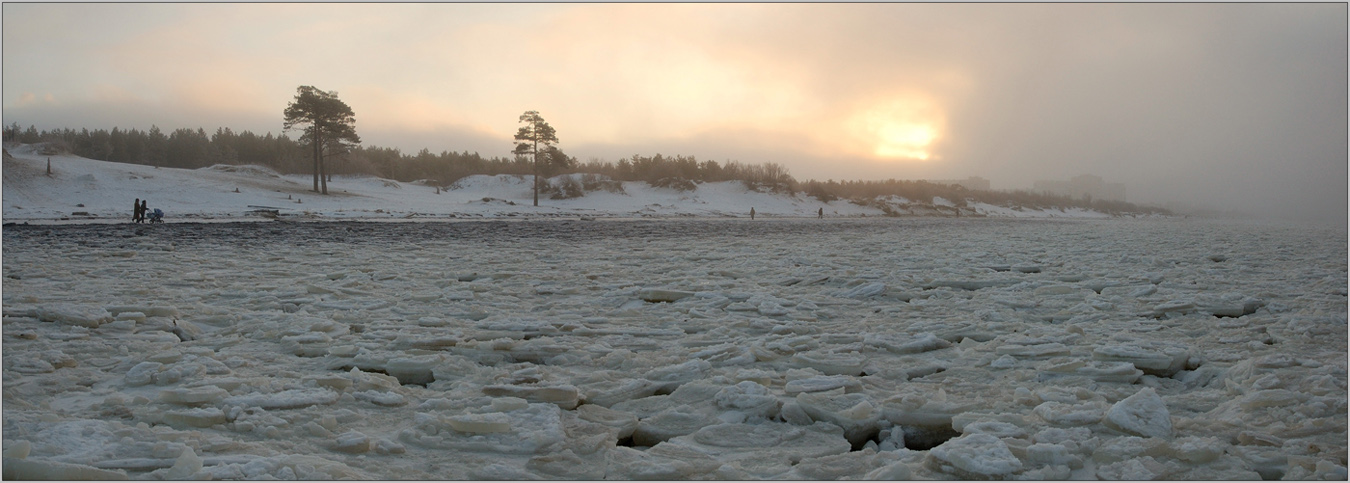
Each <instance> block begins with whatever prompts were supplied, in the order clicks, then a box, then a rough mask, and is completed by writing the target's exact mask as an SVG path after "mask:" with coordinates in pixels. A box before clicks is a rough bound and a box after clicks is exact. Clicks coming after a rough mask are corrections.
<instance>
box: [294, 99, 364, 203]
mask: <svg viewBox="0 0 1350 483" xmlns="http://www.w3.org/2000/svg"><path fill="white" fill-rule="evenodd" d="M337 96H338V94H337V92H334V91H328V92H324V91H321V90H319V89H316V88H314V86H300V87H298V88H296V94H295V100H294V101H291V103H290V104H289V105H287V106H286V110H285V111H284V114H285V121H284V123H283V126H284V128H285V129H286V130H290V129H293V128H295V127H296V126H305V128H304V137H305V138H307V140H308V141H309V145H310V148H311V149H313V150H314V191H316V192H319V193H323V194H328V178H327V176H326V174H327V173H326V169H325V167H324V164H323V155H324V152H325V151H331V150H333V149H334V148H328V147H327V144H326V143H331V144H335V145H337V146H344V145H345V144H346V143H350V144H353V145H354V144H360V143H361V137H360V136H357V135H356V114H355V113H353V112H352V108H351V107H350V106H348V105H347V104H346V103H344V102H342V101H341V100H339V99H338V97H337Z"/></svg>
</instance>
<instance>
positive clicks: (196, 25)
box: [2, 4, 1347, 224]
mask: <svg viewBox="0 0 1350 483" xmlns="http://www.w3.org/2000/svg"><path fill="white" fill-rule="evenodd" d="M1346 13H1347V6H1346V5H1345V4H1011V5H1009V4H5V5H4V6H3V11H2V14H3V27H4V43H3V49H4V50H3V67H4V69H3V70H4V73H3V104H2V105H3V117H4V119H3V121H4V124H5V125H9V124H10V123H13V122H18V123H19V124H20V125H22V126H23V127H25V128H26V127H28V126H29V125H34V126H37V127H38V128H39V129H52V128H65V127H70V128H75V129H80V128H89V129H98V128H104V129H110V128H112V127H114V126H116V127H120V128H124V129H125V128H137V129H148V128H149V127H150V126H151V125H158V126H159V127H160V128H161V129H166V130H167V129H174V128H180V127H190V128H197V127H202V128H205V129H207V130H210V131H214V129H215V128H216V127H229V128H231V129H234V130H236V131H244V130H248V131H253V132H254V133H257V134H263V133H266V132H272V133H274V134H279V133H281V132H282V129H281V118H282V116H281V111H282V110H283V109H284V108H285V106H286V104H287V103H288V102H289V101H290V99H291V98H293V97H294V95H295V88H296V87H297V86H299V85H314V86H316V87H318V88H320V89H324V90H332V91H337V92H338V93H339V96H340V97H341V99H342V100H343V101H344V102H346V103H347V104H349V105H350V106H352V108H353V110H354V111H355V112H356V121H357V124H356V127H357V132H358V133H359V134H360V135H361V137H362V139H363V141H364V143H363V144H365V145H367V146H370V145H375V146H385V147H395V148H399V149H401V150H402V151H404V152H405V153H415V152H417V151H418V150H420V149H422V148H427V149H430V150H431V151H433V152H441V151H470V152H474V151H476V152H479V153H481V154H483V155H484V156H503V157H505V156H509V155H510V150H511V148H512V142H511V136H512V135H513V134H514V133H515V129H516V127H517V126H518V124H517V118H518V116H519V115H520V113H522V112H524V111H526V110H537V111H539V112H540V113H541V114H542V115H543V116H544V118H545V119H547V120H548V121H549V122H550V123H551V124H552V125H553V126H554V127H555V128H556V129H557V132H558V137H559V139H560V140H561V142H560V144H559V147H560V148H562V149H563V150H564V151H565V152H566V153H567V154H569V155H571V156H575V157H577V158H578V159H579V160H581V161H583V162H584V161H587V160H589V159H592V158H598V159H605V160H610V161H615V160H617V159H619V158H621V157H626V156H630V155H633V154H644V155H650V154H655V153H658V152H659V153H663V154H667V155H673V154H684V155H692V156H696V157H698V158H699V159H711V160H717V161H723V160H728V159H730V160H737V161H741V162H746V163H764V162H774V163H779V164H781V165H783V166H785V167H787V168H788V169H789V170H790V172H791V173H792V175H793V176H795V177H797V178H798V179H802V180H805V179H820V180H825V179H837V180H838V179H888V178H897V179H959V178H965V177H968V176H980V177H983V178H986V179H989V180H990V181H991V184H992V187H993V188H995V189H1013V188H1024V189H1025V188H1030V187H1031V186H1032V183H1033V182H1034V181H1036V180H1041V179H1068V178H1071V177H1073V176H1077V175H1080V174H1093V175H1097V176H1100V177H1102V178H1103V179H1105V180H1106V181H1108V182H1117V183H1124V184H1125V185H1126V186H1127V194H1128V201H1130V202H1133V203H1145V204H1154V205H1165V204H1168V203H1183V204H1189V205H1199V206H1208V207H1214V208H1219V209H1223V210H1231V211H1238V212H1245V213H1250V214H1253V215H1257V216H1263V217H1268V218H1279V219H1306V220H1316V221H1327V222H1337V223H1340V224H1345V223H1346V217H1347V195H1346V193H1347V137H1346V133H1347V108H1346V106H1347V97H1346V87H1347V76H1346V71H1347V61H1346V60H1347V51H1346V46H1347V25H1346ZM242 25H248V27H246V28H244V27H241V26H242ZM315 39H324V40H325V41H316V40H315ZM291 135H292V137H294V136H295V135H294V134H291Z"/></svg>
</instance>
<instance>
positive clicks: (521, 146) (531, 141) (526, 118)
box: [511, 111, 558, 206]
mask: <svg viewBox="0 0 1350 483" xmlns="http://www.w3.org/2000/svg"><path fill="white" fill-rule="evenodd" d="M520 122H523V123H525V125H524V126H521V128H520V130H519V131H516V141H519V142H518V143H517V144H516V149H514V150H512V151H511V153H512V154H515V155H516V157H517V158H518V159H520V158H523V157H524V156H525V155H530V156H531V157H532V158H533V164H534V206H539V168H540V166H539V158H540V155H541V154H542V155H543V157H544V158H545V161H546V162H547V158H548V157H549V153H550V152H551V151H549V148H550V147H552V146H553V144H554V143H557V142H558V136H557V133H556V132H555V131H554V130H553V126H550V125H548V122H547V121H545V120H544V118H543V116H540V115H539V111H525V113H524V114H521V115H520ZM540 144H543V145H544V150H543V151H540V150H539V145H540Z"/></svg>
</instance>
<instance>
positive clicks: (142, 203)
mask: <svg viewBox="0 0 1350 483" xmlns="http://www.w3.org/2000/svg"><path fill="white" fill-rule="evenodd" d="M145 201H146V200H141V223H145V212H146V211H149V210H148V209H147V208H146V206H145Z"/></svg>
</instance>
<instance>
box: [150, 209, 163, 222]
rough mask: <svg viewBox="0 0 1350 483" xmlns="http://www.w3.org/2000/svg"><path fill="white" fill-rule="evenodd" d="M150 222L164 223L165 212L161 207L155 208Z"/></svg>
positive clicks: (151, 213)
mask: <svg viewBox="0 0 1350 483" xmlns="http://www.w3.org/2000/svg"><path fill="white" fill-rule="evenodd" d="M150 223H164V212H163V211H160V210H159V208H155V210H154V211H151V212H150Z"/></svg>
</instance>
